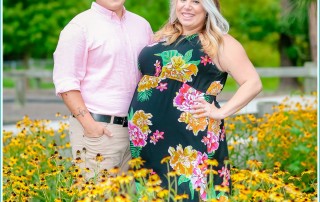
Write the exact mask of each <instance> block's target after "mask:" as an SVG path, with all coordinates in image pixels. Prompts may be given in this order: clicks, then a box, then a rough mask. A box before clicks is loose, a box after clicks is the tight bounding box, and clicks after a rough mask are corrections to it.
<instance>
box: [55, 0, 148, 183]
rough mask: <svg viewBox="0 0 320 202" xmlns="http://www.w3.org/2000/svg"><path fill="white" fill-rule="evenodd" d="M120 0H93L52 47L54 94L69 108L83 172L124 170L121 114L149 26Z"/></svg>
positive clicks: (74, 149) (124, 134) (137, 76)
mask: <svg viewBox="0 0 320 202" xmlns="http://www.w3.org/2000/svg"><path fill="white" fill-rule="evenodd" d="M124 2H125V0H96V2H93V3H92V5H91V8H90V9H89V10H86V11H84V12H82V13H80V14H78V15H77V16H76V17H75V18H74V19H72V20H71V21H70V22H69V24H68V25H67V26H66V27H65V28H64V29H63V30H62V32H61V34H60V38H59V42H58V45H57V48H56V50H55V52H54V70H53V81H54V84H55V88H56V94H57V95H59V96H61V97H62V99H63V101H64V103H65V104H66V106H67V107H68V109H69V110H70V112H71V114H72V116H71V117H70V128H69V130H70V142H71V146H72V154H73V157H74V159H77V160H78V162H79V161H81V162H82V163H81V164H80V167H81V168H89V169H90V170H91V172H90V173H89V174H87V178H88V177H93V176H94V175H95V174H97V173H98V172H99V171H100V170H101V169H109V168H112V167H118V168H119V169H120V172H125V171H127V170H128V161H129V160H130V159H131V155H130V147H129V137H128V128H127V118H126V115H127V112H128V107H129V104H130V101H131V98H132V95H133V92H134V90H135V87H136V84H137V83H138V81H139V79H140V77H141V76H140V73H139V70H138V67H137V58H138V55H139V53H140V51H141V49H142V48H143V47H144V46H145V45H147V44H149V43H150V42H151V37H152V30H151V27H150V24H149V23H148V22H147V21H146V20H145V19H143V18H142V17H140V16H138V15H136V14H134V13H131V12H129V11H127V10H126V9H125V8H124ZM80 158H81V159H80Z"/></svg>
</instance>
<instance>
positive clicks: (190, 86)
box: [128, 35, 231, 201]
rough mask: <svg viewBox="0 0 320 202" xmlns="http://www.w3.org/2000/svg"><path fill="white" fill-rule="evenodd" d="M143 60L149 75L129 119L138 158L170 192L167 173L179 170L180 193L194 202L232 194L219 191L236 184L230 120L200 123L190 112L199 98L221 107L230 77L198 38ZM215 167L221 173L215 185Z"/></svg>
mask: <svg viewBox="0 0 320 202" xmlns="http://www.w3.org/2000/svg"><path fill="white" fill-rule="evenodd" d="M138 61H139V69H140V71H141V73H142V76H143V77H142V79H141V80H140V82H139V84H138V86H137V88H136V91H135V94H134V96H133V99H132V102H131V105H130V108H129V115H128V127H129V136H130V149H131V154H132V157H133V158H137V157H141V158H142V159H143V160H145V164H144V166H145V167H146V168H150V169H153V171H154V172H155V173H157V174H158V175H159V176H160V178H161V180H162V184H161V186H162V187H164V188H167V189H168V179H167V174H168V172H169V171H175V173H176V178H177V187H178V194H184V193H185V194H188V195H189V199H188V201H199V198H200V199H201V200H206V199H209V198H210V199H213V198H219V197H221V196H222V195H225V196H227V193H226V192H225V191H221V190H225V189H219V191H218V190H214V189H215V188H217V186H216V185H219V186H220V187H229V186H230V183H231V182H230V169H229V166H228V165H227V166H226V164H225V162H224V161H225V160H226V159H228V148H227V142H226V137H225V130H224V121H223V120H213V119H208V118H198V119H197V118H194V117H193V116H192V114H191V113H190V112H189V111H190V106H192V105H193V104H194V103H195V100H196V99H197V98H203V99H205V100H207V101H208V102H209V103H212V102H214V104H215V106H217V107H220V106H219V104H218V102H217V101H216V96H217V95H218V94H219V93H220V92H221V90H222V89H223V87H224V84H225V82H226V79H227V73H225V72H221V71H219V69H217V67H216V65H215V64H214V63H213V61H212V60H211V58H210V57H209V56H208V55H207V54H206V53H204V52H203V50H202V46H201V43H200V41H199V37H198V35H191V36H187V37H184V36H180V37H179V38H178V39H177V40H176V42H174V43H173V44H171V45H164V44H163V42H159V43H155V44H152V45H149V46H147V47H145V48H144V49H143V50H142V51H141V53H140V55H139V60H138ZM208 159H211V161H210V160H208ZM214 159H215V160H214ZM208 162H209V163H208ZM210 162H211V164H210ZM167 164H169V168H170V170H169V171H168V169H167ZM210 166H211V167H212V166H213V167H212V168H213V170H215V171H213V172H211V173H213V174H214V175H213V180H211V181H213V183H211V185H210V183H209V182H210V180H209V179H210V178H209V175H210V174H209V173H210V172H208V171H209V169H210ZM211 175H212V174H211ZM172 181H173V180H171V182H172Z"/></svg>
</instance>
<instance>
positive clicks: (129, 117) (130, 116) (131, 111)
mask: <svg viewBox="0 0 320 202" xmlns="http://www.w3.org/2000/svg"><path fill="white" fill-rule="evenodd" d="M132 117H133V108H132V107H131V108H130V112H129V114H128V120H131V119H132Z"/></svg>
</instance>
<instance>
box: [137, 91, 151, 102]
mask: <svg viewBox="0 0 320 202" xmlns="http://www.w3.org/2000/svg"><path fill="white" fill-rule="evenodd" d="M151 95H152V89H149V90H145V91H141V92H139V93H138V98H137V100H138V101H139V102H145V101H148V100H149V98H150V96H151Z"/></svg>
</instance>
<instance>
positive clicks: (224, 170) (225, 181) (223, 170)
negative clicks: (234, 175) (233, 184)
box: [218, 166, 230, 186]
mask: <svg viewBox="0 0 320 202" xmlns="http://www.w3.org/2000/svg"><path fill="white" fill-rule="evenodd" d="M218 173H220V177H223V182H222V184H221V185H222V186H229V179H230V171H229V170H228V168H226V167H224V166H223V167H222V168H221V170H218Z"/></svg>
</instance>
